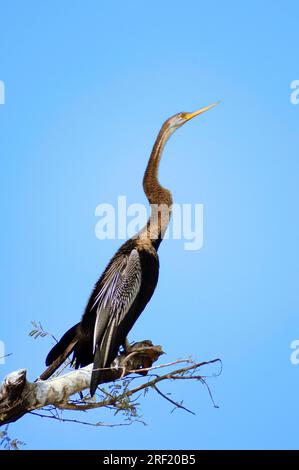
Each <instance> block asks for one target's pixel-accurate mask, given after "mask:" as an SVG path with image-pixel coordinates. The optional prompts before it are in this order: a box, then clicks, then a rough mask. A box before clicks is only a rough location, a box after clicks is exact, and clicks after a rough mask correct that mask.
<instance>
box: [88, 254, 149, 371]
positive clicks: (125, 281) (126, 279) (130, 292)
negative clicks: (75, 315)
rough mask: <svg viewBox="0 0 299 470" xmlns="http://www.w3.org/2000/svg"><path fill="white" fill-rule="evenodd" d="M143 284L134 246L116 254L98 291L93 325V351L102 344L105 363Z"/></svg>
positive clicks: (103, 362)
mask: <svg viewBox="0 0 299 470" xmlns="http://www.w3.org/2000/svg"><path fill="white" fill-rule="evenodd" d="M140 285H141V263H140V257H139V253H138V251H137V250H136V249H133V250H132V251H131V253H130V254H129V255H121V256H119V257H117V258H116V259H115V260H114V261H113V262H112V263H111V265H110V266H109V268H108V269H107V271H106V273H105V275H104V278H103V284H102V288H101V289H100V291H99V292H98V294H97V296H96V298H95V302H94V306H95V305H96V304H97V316H96V323H95V329H94V340H93V346H94V351H95V350H96V349H97V348H100V349H101V350H102V351H101V356H102V360H101V362H102V364H103V365H104V364H106V363H107V359H108V356H109V352H110V350H111V346H112V343H113V338H115V333H116V332H117V327H118V326H119V324H120V323H121V321H122V320H123V319H124V317H125V315H126V313H127V312H128V310H129V309H130V307H131V305H132V304H133V302H134V300H135V298H136V296H137V294H138V292H139V289H140Z"/></svg>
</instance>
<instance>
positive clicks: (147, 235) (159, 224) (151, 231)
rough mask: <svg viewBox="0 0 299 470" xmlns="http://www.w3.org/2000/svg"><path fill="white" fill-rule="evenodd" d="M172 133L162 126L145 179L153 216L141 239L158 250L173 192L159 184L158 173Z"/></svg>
mask: <svg viewBox="0 0 299 470" xmlns="http://www.w3.org/2000/svg"><path fill="white" fill-rule="evenodd" d="M172 132H173V131H171V130H170V128H169V127H168V126H166V125H165V124H164V125H163V126H162V128H161V130H160V132H159V134H158V137H157V139H156V142H155V144H154V147H153V150H152V153H151V155H150V158H149V161H148V164H147V168H146V170H145V173H144V177H143V189H144V192H145V195H146V197H147V199H148V201H149V203H150V206H151V215H150V218H149V220H148V222H147V224H146V226H145V227H144V228H143V229H142V230H141V232H140V234H139V237H140V238H141V239H146V240H150V241H151V243H152V244H153V245H154V246H155V247H156V248H157V247H158V246H159V244H160V242H161V240H162V238H163V236H164V234H165V231H166V229H167V227H168V224H169V220H170V216H171V207H172V196H171V192H170V191H169V190H168V189H166V188H164V187H163V186H161V184H160V183H159V180H158V171H159V164H160V160H161V157H162V153H163V150H164V147H165V144H166V142H167V140H168V139H169V137H170V135H171V134H172Z"/></svg>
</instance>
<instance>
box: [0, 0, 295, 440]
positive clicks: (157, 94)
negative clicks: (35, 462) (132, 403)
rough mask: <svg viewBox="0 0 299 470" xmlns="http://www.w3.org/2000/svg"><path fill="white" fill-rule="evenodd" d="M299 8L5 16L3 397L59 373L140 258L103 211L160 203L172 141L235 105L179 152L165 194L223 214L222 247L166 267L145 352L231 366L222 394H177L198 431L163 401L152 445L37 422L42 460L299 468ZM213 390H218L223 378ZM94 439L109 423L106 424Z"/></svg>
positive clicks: (213, 244)
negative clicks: (100, 289)
mask: <svg viewBox="0 0 299 470" xmlns="http://www.w3.org/2000/svg"><path fill="white" fill-rule="evenodd" d="M298 14H299V7H298V2H295V1H288V2H279V1H271V2H270V1H264V2H258V1H255V0H254V1H252V2H247V4H245V3H244V2H237V1H227V2H221V1H215V2H213V3H212V4H208V3H207V2H202V1H187V2H184V3H182V2H179V1H176V0H172V1H168V0H166V1H165V2H158V1H155V0H154V1H152V2H150V3H148V4H145V3H144V2H137V1H129V2H120V1H114V2H97V1H92V0H88V1H86V2H79V1H74V0H73V1H65V2H58V1H57V0H53V1H51V2H49V3H48V4H47V5H46V4H45V3H39V2H33V1H26V2H21V1H14V2H8V1H3V2H1V15H0V16H1V28H0V54H1V55H0V57H1V61H0V80H3V81H4V83H5V94H6V96H5V98H6V102H5V105H1V106H0V135H1V139H0V153H1V164H2V171H1V192H2V197H1V217H2V230H1V235H0V236H1V246H2V248H3V250H2V279H1V301H2V321H1V331H0V339H1V340H2V341H4V342H5V345H6V352H7V353H8V352H12V353H13V355H12V356H10V357H9V358H8V359H7V361H6V364H5V365H1V366H0V372H1V377H3V376H4V375H5V374H6V373H8V372H10V371H12V370H15V369H18V368H27V369H28V375H29V378H30V379H35V377H36V376H37V375H38V374H39V373H40V372H41V371H42V370H43V367H44V364H43V361H44V358H45V355H46V353H47V351H48V349H49V347H50V346H51V344H50V342H49V341H48V340H47V339H43V340H36V341H34V340H32V339H31V338H29V337H28V331H29V330H30V329H31V325H30V321H31V320H39V321H41V322H42V324H43V326H44V327H45V328H46V329H48V330H50V331H52V332H53V333H54V334H55V335H57V336H59V335H60V334H62V333H63V332H64V331H65V330H66V329H67V328H68V327H69V326H71V325H73V324H74V323H75V322H76V321H77V320H78V319H79V318H80V316H81V313H82V311H83V308H84V306H85V303H86V300H87V298H88V296H89V293H90V290H91V287H92V285H93V283H94V282H95V280H96V279H97V277H98V276H99V275H100V274H101V271H102V270H103V269H104V267H105V264H106V263H107V261H108V260H109V258H110V257H111V256H112V255H113V254H114V252H115V250H116V249H117V248H118V246H119V244H120V243H121V242H120V241H119V240H106V241H99V240H98V239H97V238H96V237H95V234H94V229H95V224H96V221H97V220H96V217H95V208H96V206H97V205H98V204H100V203H101V202H108V203H112V204H114V203H115V202H116V201H117V197H118V195H126V196H127V198H128V202H129V203H133V202H142V203H144V202H145V201H146V200H145V196H144V194H143V192H142V188H141V180H142V175H143V171H144V168H145V164H146V161H147V158H148V156H149V153H150V150H151V146H152V143H153V141H154V139H155V136H156V133H157V132H158V130H159V127H160V125H161V124H162V122H163V121H164V120H165V119H166V118H167V117H168V116H170V115H172V114H174V113H176V112H179V111H193V110H194V109H197V108H198V107H201V106H204V105H207V104H210V103H212V102H215V101H217V100H221V101H222V103H221V105H220V106H218V107H217V108H216V109H214V110H213V111H210V112H209V113H207V114H206V115H204V116H202V117H199V118H197V119H195V120H194V121H192V122H190V123H189V124H188V125H186V126H185V127H184V128H182V129H180V130H179V131H178V132H177V133H176V134H175V135H174V136H173V137H172V139H171V141H170V142H169V145H168V146H167V148H166V151H165V155H164V159H163V162H162V165H161V177H160V179H161V182H162V183H163V184H164V185H165V186H166V187H168V188H170V189H171V190H172V192H173V197H174V200H175V201H176V202H179V203H183V202H188V203H192V204H195V203H202V204H203V205H204V246H203V248H202V249H201V250H199V251H195V252H192V251H185V250H184V249H183V243H182V242H181V241H179V240H169V241H164V243H163V244H162V245H161V249H160V262H161V271H160V280H159V285H158V288H157V291H156V293H155V296H154V297H153V299H152V301H151V303H150V304H149V305H148V307H147V309H146V311H145V312H144V313H143V315H142V316H141V318H140V319H139V320H138V323H137V324H136V325H135V327H134V329H133V331H132V332H131V334H130V339H131V340H140V339H144V338H151V339H152V340H153V341H154V342H155V343H156V344H162V345H163V348H164V350H165V351H166V352H167V356H166V359H167V360H175V359H176V358H179V357H186V356H189V355H192V356H193V357H194V358H196V359H198V360H207V359H213V358H215V357H221V359H222V360H223V372H222V375H221V376H220V377H218V378H216V379H211V380H210V382H209V383H210V386H211V389H212V391H213V395H214V398H215V401H216V402H217V404H218V405H219V409H215V408H213V406H212V404H211V401H210V399H209V396H208V394H207V392H206V390H205V389H204V387H202V386H200V385H197V384H188V385H187V384H169V385H164V386H163V387H161V388H163V390H164V391H165V392H169V391H171V392H172V393H173V397H174V398H178V399H182V398H183V399H184V401H185V403H186V405H187V406H188V407H189V408H191V409H192V410H194V411H195V412H196V416H195V417H194V416H192V415H189V414H188V413H185V412H183V411H181V410H178V411H176V412H175V413H173V414H171V413H170V411H171V407H169V406H168V403H166V402H165V401H163V400H162V399H161V397H159V396H157V395H155V394H153V393H150V394H149V395H147V397H146V400H145V401H144V402H143V403H142V412H143V417H144V420H145V421H146V422H147V424H148V425H147V426H146V427H144V426H143V425H141V424H135V425H134V426H131V427H129V428H113V429H108V428H101V429H94V428H89V427H82V426H80V425H71V424H62V423H59V422H55V421H50V420H48V421H47V420H45V419H41V418H38V417H35V416H26V417H24V418H23V419H21V420H20V421H19V422H17V423H16V424H14V425H12V426H11V428H10V434H11V435H12V437H18V438H19V439H21V440H23V441H25V442H26V443H27V445H26V448H27V449H56V448H59V449H86V448H92V449H102V448H103V449H105V448H106V449H109V448H110V449H113V448H124V449H127V448H128V449H129V448H141V449H142V448H153V449H155V448H156V449H158V448H166V449H172V448H183V449H188V448H204V449H229V448H237V449H238V448H258V449H259V448H271V449H272V448H298V447H299V445H298V433H297V424H298V417H299V410H298V378H299V366H295V365H292V364H291V362H290V355H291V352H292V351H291V349H290V343H291V341H293V340H294V339H298V338H299V319H298V310H299V301H298V231H299V224H298V170H299V165H298V150H297V149H298V123H299V105H298V106H295V105H292V104H291V103H290V93H291V89H290V84H291V82H292V81H293V80H296V79H299V71H298V60H297V56H298V50H297V49H298V48H297V46H298V38H299V33H298ZM210 372H211V371H210ZM89 418H90V419H91V420H102V419H103V418H104V419H105V420H106V421H107V420H109V416H107V415H102V414H101V413H100V412H97V413H96V412H95V413H90V416H89Z"/></svg>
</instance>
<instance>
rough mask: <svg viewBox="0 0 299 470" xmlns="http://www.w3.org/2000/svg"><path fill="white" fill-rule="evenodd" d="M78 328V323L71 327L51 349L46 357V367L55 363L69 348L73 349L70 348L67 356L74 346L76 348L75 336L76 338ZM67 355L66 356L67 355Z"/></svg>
mask: <svg viewBox="0 0 299 470" xmlns="http://www.w3.org/2000/svg"><path fill="white" fill-rule="evenodd" d="M78 326H79V323H77V324H76V325H74V326H72V328H70V329H69V330H68V331H67V332H66V333H65V334H64V335H63V336H62V338H61V339H60V340H59V341H58V343H57V344H55V346H54V347H53V348H52V349H51V351H50V352H49V354H48V355H47V357H46V366H50V365H51V364H52V363H53V362H54V361H56V360H57V359H58V358H59V357H60V356H62V355H63V354H64V353H65V352H66V350H67V349H68V348H69V346H71V345H72V343H73V347H71V348H70V351H69V354H71V352H73V350H74V348H75V346H76V341H75V339H76V336H77V334H78V333H77V331H78ZM69 354H68V355H69Z"/></svg>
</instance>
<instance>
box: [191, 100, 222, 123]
mask: <svg viewBox="0 0 299 470" xmlns="http://www.w3.org/2000/svg"><path fill="white" fill-rule="evenodd" d="M217 104H219V101H218V102H217V103H213V104H210V106H206V107H205V108H201V109H198V110H197V111H194V113H186V114H185V116H184V118H185V119H186V121H189V120H190V119H192V118H194V117H195V116H198V115H199V114H202V113H205V112H206V111H209V109H211V108H214V107H215V106H217Z"/></svg>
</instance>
